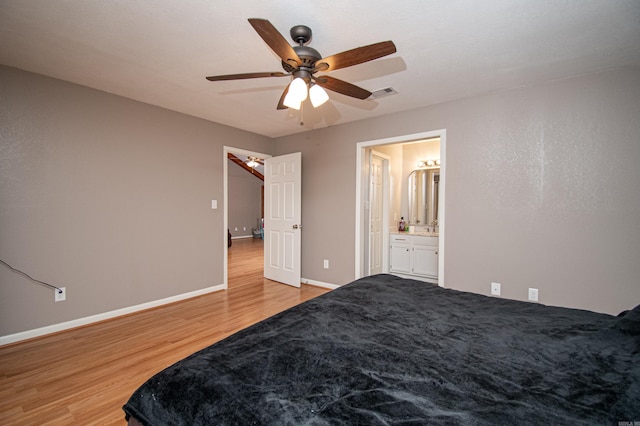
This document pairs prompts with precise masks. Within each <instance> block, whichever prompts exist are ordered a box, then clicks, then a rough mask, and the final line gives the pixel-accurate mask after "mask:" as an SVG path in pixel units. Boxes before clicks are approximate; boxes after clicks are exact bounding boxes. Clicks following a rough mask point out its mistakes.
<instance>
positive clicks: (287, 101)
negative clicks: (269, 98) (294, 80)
mask: <svg viewBox="0 0 640 426" xmlns="http://www.w3.org/2000/svg"><path fill="white" fill-rule="evenodd" d="M301 103H302V102H301V101H299V100H297V99H296V98H295V96H292V95H291V90H289V93H287V96H285V97H284V101H282V104H283V105H284V106H286V107H287V108H291V109H295V110H299V109H300V104H301Z"/></svg>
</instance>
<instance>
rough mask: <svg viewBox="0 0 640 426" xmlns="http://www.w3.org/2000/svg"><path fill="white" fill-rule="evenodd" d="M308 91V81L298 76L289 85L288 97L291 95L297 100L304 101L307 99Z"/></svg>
mask: <svg viewBox="0 0 640 426" xmlns="http://www.w3.org/2000/svg"><path fill="white" fill-rule="evenodd" d="M308 92H309V90H308V89H307V82H306V81H304V80H303V79H302V78H300V77H296V78H294V79H293V81H292V82H291V85H290V86H289V93H287V97H288V96H291V99H293V100H295V101H297V102H302V101H304V100H305V99H307V95H308Z"/></svg>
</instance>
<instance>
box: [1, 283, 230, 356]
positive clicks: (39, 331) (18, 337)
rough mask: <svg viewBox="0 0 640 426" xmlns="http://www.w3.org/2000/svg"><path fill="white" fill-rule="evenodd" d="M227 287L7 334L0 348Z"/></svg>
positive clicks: (213, 288)
mask: <svg viewBox="0 0 640 426" xmlns="http://www.w3.org/2000/svg"><path fill="white" fill-rule="evenodd" d="M226 288H227V286H226V285H224V284H219V285H216V286H213V287H207V288H203V289H201V290H196V291H192V292H189V293H183V294H179V295H177V296H171V297H167V298H164V299H160V300H154V301H151V302H146V303H141V304H139V305H135V306H129V307H126V308H122V309H116V310H115V311H110V312H104V313H102V314H96V315H91V316H88V317H84V318H78V319H75V320H71V321H66V322H62V323H59V324H53V325H48V326H46V327H40V328H36V329H33V330H27V331H22V332H20V333H15V334H9V335H7V336H0V346H3V345H8V344H10V343H16V342H20V341H22V340H27V339H33V338H34V337H40V336H45V335H47V334H52V333H57V332H59V331H64V330H69V329H71V328H76V327H81V326H83V325H88V324H92V323H94V322H99V321H104V320H107V319H111V318H116V317H119V316H122V315H127V314H131V313H134V312H138V311H144V310H145V309H150V308H155V307H157V306H162V305H167V304H169V303H174V302H179V301H181V300H185V299H190V298H192V297H196V296H202V295H203V294H207V293H213V292H215V291H220V290H226Z"/></svg>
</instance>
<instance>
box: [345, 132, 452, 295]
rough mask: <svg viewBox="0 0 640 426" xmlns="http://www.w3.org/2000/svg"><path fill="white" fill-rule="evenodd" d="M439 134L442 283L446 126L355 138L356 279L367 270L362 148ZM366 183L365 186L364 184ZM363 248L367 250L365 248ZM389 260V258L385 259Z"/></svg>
mask: <svg viewBox="0 0 640 426" xmlns="http://www.w3.org/2000/svg"><path fill="white" fill-rule="evenodd" d="M436 137H439V138H440V188H439V191H440V200H439V202H438V208H439V213H438V227H439V232H440V235H439V238H438V253H439V257H438V285H439V286H440V287H445V273H444V265H445V253H446V252H445V231H446V226H445V224H446V214H445V194H446V183H447V179H446V164H447V161H446V152H447V149H446V147H447V130H446V129H439V130H432V131H427V132H421V133H413V134H407V135H401V136H394V137H390V138H384V139H375V140H369V141H363V142H358V143H357V144H356V217H355V224H356V226H355V250H356V252H355V260H356V261H355V279H358V278H362V277H363V276H364V274H365V272H366V271H364V265H365V264H366V263H365V261H364V259H363V256H366V255H367V254H368V253H369V250H368V248H367V247H364V237H363V233H364V232H365V231H366V228H367V227H368V222H367V220H366V217H365V216H367V215H365V209H364V208H363V205H364V203H365V202H366V201H367V200H368V197H369V194H368V190H365V186H366V185H367V183H368V181H369V179H368V170H367V167H366V164H365V162H366V161H367V156H366V155H365V152H366V150H367V149H368V148H373V147H375V146H378V145H392V144H402V143H407V142H414V141H416V140H420V139H432V138H436ZM363 185H365V186H363ZM365 249H366V250H365ZM385 260H386V261H388V259H385Z"/></svg>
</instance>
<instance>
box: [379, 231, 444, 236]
mask: <svg viewBox="0 0 640 426" xmlns="http://www.w3.org/2000/svg"><path fill="white" fill-rule="evenodd" d="M391 234H392V235H415V236H417V237H438V236H440V233H438V232H400V231H393V232H391Z"/></svg>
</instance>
